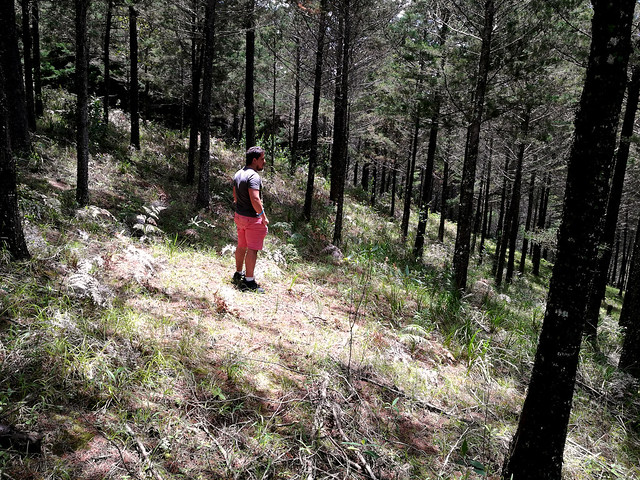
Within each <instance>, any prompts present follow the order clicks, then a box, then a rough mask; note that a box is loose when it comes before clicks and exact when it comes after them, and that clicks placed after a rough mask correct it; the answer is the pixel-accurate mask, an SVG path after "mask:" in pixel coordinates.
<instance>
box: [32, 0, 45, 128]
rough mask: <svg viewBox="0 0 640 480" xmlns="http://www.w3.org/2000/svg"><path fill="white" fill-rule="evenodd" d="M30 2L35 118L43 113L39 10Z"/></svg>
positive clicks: (33, 2) (34, 3)
mask: <svg viewBox="0 0 640 480" xmlns="http://www.w3.org/2000/svg"><path fill="white" fill-rule="evenodd" d="M39 1H40V0H31V39H32V40H33V88H34V94H35V109H36V116H37V117H41V116H42V115H43V113H44V105H43V104H42V70H41V67H40V9H39V7H38V2H39Z"/></svg>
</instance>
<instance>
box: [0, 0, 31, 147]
mask: <svg viewBox="0 0 640 480" xmlns="http://www.w3.org/2000/svg"><path fill="white" fill-rule="evenodd" d="M14 7H15V5H14V2H13V1H9V0H7V1H3V2H0V31H1V32H2V34H1V35H0V62H1V64H2V65H1V66H2V69H3V70H4V76H5V92H6V96H7V100H6V101H7V110H8V112H9V113H8V115H9V118H10V119H11V120H10V121H9V138H10V139H11V148H12V150H13V151H14V152H15V151H19V150H20V151H27V150H29V148H30V147H31V140H30V137H29V119H28V115H27V102H26V99H25V92H24V82H23V80H22V65H21V62H20V50H19V49H18V32H17V29H16V11H15V8H14Z"/></svg>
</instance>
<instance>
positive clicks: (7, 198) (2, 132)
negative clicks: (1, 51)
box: [0, 65, 30, 260]
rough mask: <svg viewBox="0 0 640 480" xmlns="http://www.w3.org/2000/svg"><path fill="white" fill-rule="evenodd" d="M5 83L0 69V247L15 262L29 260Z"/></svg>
mask: <svg viewBox="0 0 640 480" xmlns="http://www.w3.org/2000/svg"><path fill="white" fill-rule="evenodd" d="M5 88H6V81H5V76H4V71H3V69H2V65H0V244H2V245H4V246H6V247H7V249H8V250H9V253H10V254H11V256H12V257H13V258H14V259H15V260H25V259H28V258H29V257H30V255H29V250H28V248H27V243H26V242H25V239H24V233H23V231H22V221H21V218H20V210H19V208H18V194H17V189H16V161H15V158H14V157H13V155H12V154H11V144H10V139H9V125H8V123H9V117H8V109H7V96H6V94H5Z"/></svg>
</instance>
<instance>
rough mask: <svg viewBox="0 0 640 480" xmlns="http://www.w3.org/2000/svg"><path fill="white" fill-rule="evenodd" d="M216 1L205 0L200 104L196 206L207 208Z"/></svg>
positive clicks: (208, 197) (208, 200)
mask: <svg viewBox="0 0 640 480" xmlns="http://www.w3.org/2000/svg"><path fill="white" fill-rule="evenodd" d="M216 4H217V0H207V10H206V13H205V26H204V57H203V58H204V62H203V63H204V65H203V72H202V102H201V103H200V120H199V124H200V164H199V175H198V196H197V198H196V206H197V207H198V208H209V202H210V194H209V183H210V175H209V163H210V149H211V132H210V124H211V120H210V117H211V87H212V84H213V57H214V41H215V28H216Z"/></svg>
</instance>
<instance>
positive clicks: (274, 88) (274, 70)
mask: <svg viewBox="0 0 640 480" xmlns="http://www.w3.org/2000/svg"><path fill="white" fill-rule="evenodd" d="M273 43H274V44H273V61H272V62H271V76H272V79H273V84H272V89H271V129H270V130H271V131H270V134H271V148H270V150H271V158H272V159H274V160H275V158H276V134H277V133H278V132H277V128H276V94H277V93H278V55H277V50H278V46H277V43H278V39H277V37H276V38H275V39H274V40H273Z"/></svg>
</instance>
